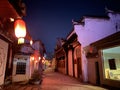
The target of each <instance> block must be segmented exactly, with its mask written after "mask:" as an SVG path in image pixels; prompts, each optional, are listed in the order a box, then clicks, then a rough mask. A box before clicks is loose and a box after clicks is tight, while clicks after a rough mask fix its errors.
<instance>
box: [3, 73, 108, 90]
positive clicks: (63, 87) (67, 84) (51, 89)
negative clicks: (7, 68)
mask: <svg viewBox="0 0 120 90" xmlns="http://www.w3.org/2000/svg"><path fill="white" fill-rule="evenodd" d="M4 90H107V89H105V88H101V87H98V86H92V85H88V84H83V83H80V82H79V81H78V80H76V79H75V78H73V77H70V76H67V75H63V74H61V73H57V72H45V73H44V75H43V82H42V84H41V85H29V84H27V85H19V84H12V85H9V86H7V87H6V88H5V89H4Z"/></svg>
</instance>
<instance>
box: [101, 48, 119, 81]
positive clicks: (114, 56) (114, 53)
mask: <svg viewBox="0 0 120 90" xmlns="http://www.w3.org/2000/svg"><path fill="white" fill-rule="evenodd" d="M102 53H103V69H104V70H103V74H104V77H105V78H106V79H111V80H120V46H115V47H111V48H107V49H103V50H102Z"/></svg>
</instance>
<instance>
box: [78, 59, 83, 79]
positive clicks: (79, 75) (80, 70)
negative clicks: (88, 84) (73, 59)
mask: <svg viewBox="0 0 120 90" xmlns="http://www.w3.org/2000/svg"><path fill="white" fill-rule="evenodd" d="M81 66H82V65H81V58H77V73H78V75H77V77H78V78H79V79H80V80H81V81H82V68H81Z"/></svg>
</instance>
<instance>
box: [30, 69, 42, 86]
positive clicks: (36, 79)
mask: <svg viewBox="0 0 120 90" xmlns="http://www.w3.org/2000/svg"><path fill="white" fill-rule="evenodd" d="M29 81H30V83H32V84H40V83H41V81H42V75H41V73H40V72H39V70H34V72H33V74H32V76H31V79H30V80H29Z"/></svg>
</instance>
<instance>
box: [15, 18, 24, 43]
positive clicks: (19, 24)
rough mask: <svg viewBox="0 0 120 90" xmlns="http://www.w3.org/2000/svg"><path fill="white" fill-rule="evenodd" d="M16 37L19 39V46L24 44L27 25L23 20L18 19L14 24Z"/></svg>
mask: <svg viewBox="0 0 120 90" xmlns="http://www.w3.org/2000/svg"><path fill="white" fill-rule="evenodd" d="M14 29H15V35H16V37H17V38H18V44H22V43H24V37H25V36H26V25H25V22H24V21H23V20H22V19H17V20H15V22H14Z"/></svg>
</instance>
